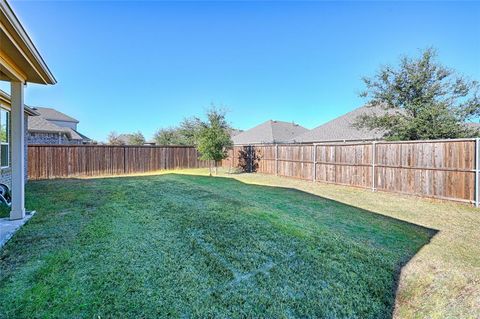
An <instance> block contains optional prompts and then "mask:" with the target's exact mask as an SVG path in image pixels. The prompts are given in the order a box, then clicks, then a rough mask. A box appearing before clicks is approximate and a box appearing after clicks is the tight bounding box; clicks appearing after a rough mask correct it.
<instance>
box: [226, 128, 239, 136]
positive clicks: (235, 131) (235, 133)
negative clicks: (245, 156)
mask: <svg viewBox="0 0 480 319" xmlns="http://www.w3.org/2000/svg"><path fill="white" fill-rule="evenodd" d="M242 132H243V130H239V129H236V128H229V129H228V133H229V134H230V137H234V136H236V135H238V134H240V133H242Z"/></svg>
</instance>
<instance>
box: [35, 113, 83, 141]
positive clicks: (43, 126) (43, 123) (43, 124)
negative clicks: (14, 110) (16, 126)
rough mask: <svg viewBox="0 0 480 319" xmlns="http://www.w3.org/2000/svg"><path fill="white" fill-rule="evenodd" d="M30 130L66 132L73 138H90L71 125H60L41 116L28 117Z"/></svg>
mask: <svg viewBox="0 0 480 319" xmlns="http://www.w3.org/2000/svg"><path fill="white" fill-rule="evenodd" d="M28 131H29V132H39V133H64V134H66V135H67V136H68V137H69V138H70V139H72V140H84V139H88V138H84V137H83V135H81V134H79V133H78V132H77V131H75V130H73V129H71V128H69V127H62V126H58V125H56V124H54V123H52V122H50V121H48V120H46V119H44V118H43V117H41V116H31V117H28Z"/></svg>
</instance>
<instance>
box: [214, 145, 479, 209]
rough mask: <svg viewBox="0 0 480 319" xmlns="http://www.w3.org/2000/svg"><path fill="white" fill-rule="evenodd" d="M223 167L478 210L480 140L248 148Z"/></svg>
mask: <svg viewBox="0 0 480 319" xmlns="http://www.w3.org/2000/svg"><path fill="white" fill-rule="evenodd" d="M222 165H223V166H224V167H229V168H237V167H240V168H241V169H242V170H244V171H247V172H259V173H264V174H274V175H279V176H286V177H292V178H299V179H304V180H311V181H317V182H325V183H333V184H341V185H349V186H356V187H363V188H371V189H372V190H382V191H388V192H396V193H404V194H413V195H419V196H424V197H434V198H440V199H448V200H455V201H462V202H469V203H475V204H476V205H477V206H478V178H476V176H478V169H479V141H478V139H458V140H432V141H406V142H383V141H382V142H363V143H336V144H275V145H272V144H265V145H244V146H235V147H234V148H233V149H232V150H230V153H229V158H228V159H226V160H224V161H223V162H222Z"/></svg>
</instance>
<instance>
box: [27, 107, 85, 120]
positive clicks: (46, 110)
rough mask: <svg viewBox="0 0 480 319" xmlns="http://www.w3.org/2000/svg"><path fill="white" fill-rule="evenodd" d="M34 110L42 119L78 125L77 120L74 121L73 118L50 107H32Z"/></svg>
mask: <svg viewBox="0 0 480 319" xmlns="http://www.w3.org/2000/svg"><path fill="white" fill-rule="evenodd" d="M34 110H35V111H37V112H38V113H39V114H40V115H41V116H42V117H43V118H44V119H47V120H50V121H63V122H72V123H78V120H77V119H74V118H73V117H71V116H69V115H67V114H65V113H62V112H60V111H57V110H55V109H52V108H50V107H34Z"/></svg>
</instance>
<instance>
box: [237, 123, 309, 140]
mask: <svg viewBox="0 0 480 319" xmlns="http://www.w3.org/2000/svg"><path fill="white" fill-rule="evenodd" d="M307 131H308V130H307V129H306V128H304V127H303V126H300V125H298V124H295V123H291V122H282V121H273V120H269V121H266V122H264V123H262V124H260V125H257V126H255V127H253V128H251V129H249V130H246V131H243V132H241V133H240V134H238V135H235V136H233V137H232V141H233V144H236V145H240V144H259V143H287V142H288V141H290V140H292V139H293V138H294V137H296V136H298V135H300V134H303V133H305V132H307Z"/></svg>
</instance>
